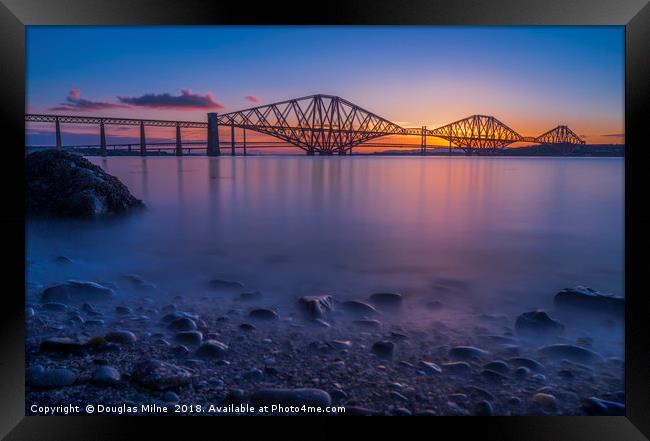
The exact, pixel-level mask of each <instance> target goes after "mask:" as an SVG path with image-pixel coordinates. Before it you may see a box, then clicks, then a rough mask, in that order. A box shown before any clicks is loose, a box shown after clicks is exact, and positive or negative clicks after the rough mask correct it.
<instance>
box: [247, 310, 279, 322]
mask: <svg viewBox="0 0 650 441" xmlns="http://www.w3.org/2000/svg"><path fill="white" fill-rule="evenodd" d="M248 316H249V317H250V318H253V319H256V320H277V319H278V313H277V312H275V311H274V310H272V309H268V308H257V309H253V310H251V311H250V312H249V313H248Z"/></svg>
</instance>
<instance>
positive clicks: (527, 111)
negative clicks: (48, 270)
mask: <svg viewBox="0 0 650 441" xmlns="http://www.w3.org/2000/svg"><path fill="white" fill-rule="evenodd" d="M624 53H625V52H624V28H623V27H621V26H581V27H577V26H565V27H555V26H553V27H551V26H538V27H534V26H533V27H530V26H526V27H515V26H513V27H464V26H453V27H448V26H355V27H336V26H329V27H327V26H322V27H321V26H317V27H314V26H312V27H297V26H265V27H264V26H259V27H239V26H238V27H228V26H206V27H203V26H200V27H197V26H192V27H189V26H188V27H184V26H138V27H122V26H119V27H118V26H116V27H101V26H84V27H75V26H28V27H27V44H26V60H27V62H26V80H27V81H26V83H27V91H26V92H27V94H26V97H27V98H26V100H27V103H26V109H27V112H28V113H58V114H79V115H91V116H120V117H130V118H151V119H153V118H155V119H171V120H193V121H205V120H206V113H207V112H215V111H216V112H219V113H224V112H230V111H234V110H239V109H243V108H248V107H251V106H255V105H262V104H265V103H272V102H276V101H281V100H285V99H290V98H297V97H301V96H305V95H311V94H315V93H324V94H331V95H338V96H341V97H342V98H345V99H347V100H348V101H351V102H353V103H355V104H357V105H359V106H361V107H363V108H365V109H368V110H370V111H372V112H374V113H376V114H378V115H380V116H382V117H384V118H386V119H389V120H391V121H392V122H394V123H396V124H399V125H402V126H404V127H421V126H427V127H428V128H435V127H438V126H441V125H444V124H447V123H450V122H453V121H455V120H458V119H461V118H464V117H466V116H469V115H473V114H487V115H493V116H495V117H497V118H498V119H499V120H501V121H502V122H504V123H505V124H507V125H508V126H510V127H511V128H513V129H515V130H516V131H517V132H519V133H520V134H522V135H524V136H537V135H539V134H541V133H543V132H545V131H546V130H549V129H551V128H553V127H555V126H557V125H559V124H566V125H568V126H569V127H570V128H571V129H573V131H574V132H576V133H577V134H579V135H581V136H584V138H585V139H586V140H587V142H588V143H621V142H623V128H624V85H625V83H624V66H625V63H624ZM52 130H53V128H52V127H47V126H39V125H33V126H28V133H27V142H28V144H29V143H30V142H36V143H40V144H53V142H54V139H53V137H52V136H51V131H52ZM109 130H111V132H110V135H111V136H116V137H119V136H125V137H129V136H131V135H135V134H134V133H132V132H130V131H131V130H133V129H132V128H119V127H114V128H111V129H109ZM95 132H97V129H96V128H94V127H89V126H85V127H84V126H77V127H68V128H66V132H65V133H66V135H65V136H67V139H68V140H72V139H73V138H74V136H73V135H78V137H77V138H78V139H82V138H83V137H84V136H85V137H86V138H87V137H88V136H96V133H95ZM157 135H159V136H160V137H161V138H164V137H167V136H170V137H171V136H173V130H172V131H169V133H167V132H165V131H164V130H161V131H159V133H157ZM188 136H189V137H193V136H194V137H196V138H197V139H198V138H201V137H203V138H204V137H205V135H204V134H202V133H193V134H189V135H188ZM49 138H52V139H51V140H50V141H49V142H48V140H49ZM415 138H417V137H415ZM84 139H85V138H84ZM84 142H87V141H84ZM413 142H415V143H419V138H418V139H414V140H413ZM440 142H441V143H444V141H440ZM433 143H436V142H435V141H434V142H433ZM64 144H66V139H64Z"/></svg>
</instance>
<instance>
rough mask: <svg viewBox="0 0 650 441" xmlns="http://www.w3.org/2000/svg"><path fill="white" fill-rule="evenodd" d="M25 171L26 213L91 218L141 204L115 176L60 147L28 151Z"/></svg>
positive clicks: (138, 206)
mask: <svg viewBox="0 0 650 441" xmlns="http://www.w3.org/2000/svg"><path fill="white" fill-rule="evenodd" d="M25 174H26V178H27V212H28V213H30V214H36V215H57V216H73V217H94V216H100V215H105V214H117V213H123V212H126V211H127V210H129V209H133V208H143V207H144V204H143V203H142V201H141V200H139V199H136V198H135V197H133V195H131V193H130V192H129V189H128V188H127V187H126V186H125V185H124V184H122V182H120V181H119V179H117V178H116V177H115V176H111V175H109V174H108V173H106V172H104V171H103V170H102V169H101V168H100V167H98V166H96V165H93V164H91V163H90V161H88V160H87V159H85V158H83V157H81V156H79V155H75V154H72V153H69V152H65V151H62V150H42V151H38V152H34V153H30V154H29V155H27V157H26V158H25Z"/></svg>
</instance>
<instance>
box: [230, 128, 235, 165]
mask: <svg viewBox="0 0 650 441" xmlns="http://www.w3.org/2000/svg"><path fill="white" fill-rule="evenodd" d="M230 156H235V122H234V121H233V122H231V123H230Z"/></svg>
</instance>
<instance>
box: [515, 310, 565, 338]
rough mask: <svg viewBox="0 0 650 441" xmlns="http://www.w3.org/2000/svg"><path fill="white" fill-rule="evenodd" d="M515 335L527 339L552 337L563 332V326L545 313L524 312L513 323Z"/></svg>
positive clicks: (538, 311) (539, 311)
mask: <svg viewBox="0 0 650 441" xmlns="http://www.w3.org/2000/svg"><path fill="white" fill-rule="evenodd" d="M515 329H516V330H517V333H518V334H519V335H522V336H527V337H554V336H557V335H558V334H561V333H563V332H564V325H563V324H562V323H560V322H558V321H557V320H554V319H553V318H551V316H549V315H548V314H547V313H546V312H545V311H541V310H537V311H530V312H524V313H523V314H521V315H520V316H519V317H517V321H516V322H515Z"/></svg>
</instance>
